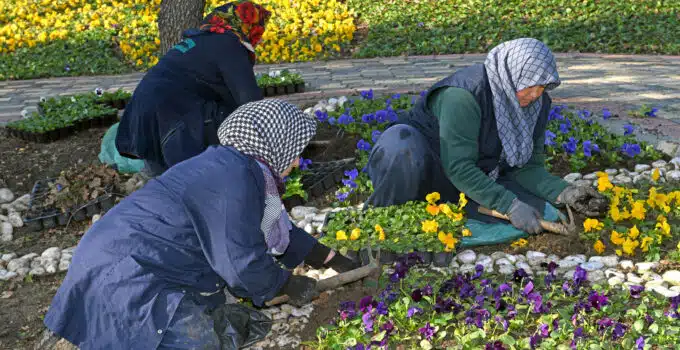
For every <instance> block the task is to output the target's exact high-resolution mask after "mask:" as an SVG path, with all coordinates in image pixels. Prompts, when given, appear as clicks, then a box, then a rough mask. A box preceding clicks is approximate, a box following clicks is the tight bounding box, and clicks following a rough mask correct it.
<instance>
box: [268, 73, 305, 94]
mask: <svg viewBox="0 0 680 350" xmlns="http://www.w3.org/2000/svg"><path fill="white" fill-rule="evenodd" d="M257 85H258V86H259V87H260V88H261V89H262V92H263V95H264V96H265V97H268V96H277V95H286V94H293V93H296V92H305V81H304V80H303V79H302V76H301V75H300V74H299V73H292V72H290V71H288V70H285V69H284V70H282V71H272V72H269V73H267V74H260V75H259V76H258V77H257Z"/></svg>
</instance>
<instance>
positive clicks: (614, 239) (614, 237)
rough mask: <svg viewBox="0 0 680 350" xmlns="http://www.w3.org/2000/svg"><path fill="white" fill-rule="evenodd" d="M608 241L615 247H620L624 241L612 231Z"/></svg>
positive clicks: (618, 234)
mask: <svg viewBox="0 0 680 350" xmlns="http://www.w3.org/2000/svg"><path fill="white" fill-rule="evenodd" d="M610 239H611V241H612V243H614V244H615V245H621V244H623V242H624V241H625V238H623V237H622V236H621V234H620V233H618V232H616V231H612V234H611V237H610Z"/></svg>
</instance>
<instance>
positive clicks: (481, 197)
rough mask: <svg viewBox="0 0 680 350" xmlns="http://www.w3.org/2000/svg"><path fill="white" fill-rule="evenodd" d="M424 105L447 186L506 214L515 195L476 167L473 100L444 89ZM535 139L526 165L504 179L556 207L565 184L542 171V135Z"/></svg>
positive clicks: (477, 112) (476, 121) (453, 89)
mask: <svg viewBox="0 0 680 350" xmlns="http://www.w3.org/2000/svg"><path fill="white" fill-rule="evenodd" d="M427 105H428V107H429V109H430V110H431V111H432V113H433V114H434V115H435V116H436V117H437V119H438V120H439V137H440V157H441V162H442V166H443V167H444V171H445V172H446V175H447V176H448V178H449V180H450V181H451V183H452V184H453V185H454V186H455V187H456V188H457V189H458V190H460V191H461V192H463V193H465V194H466V195H467V196H468V197H469V198H470V199H472V200H474V201H475V202H477V203H479V204H480V205H482V206H484V207H487V208H489V209H493V210H497V211H499V212H501V213H507V211H508V209H509V207H510V204H511V203H512V201H513V199H515V198H516V195H515V194H514V193H512V192H510V191H508V190H506V189H505V187H503V186H502V185H499V184H498V183H496V182H495V181H494V180H492V179H491V178H489V177H488V176H487V175H486V174H485V173H484V172H483V171H482V170H481V169H480V168H479V167H478V166H477V164H476V163H477V159H478V149H479V147H478V146H479V145H478V138H479V132H480V131H479V130H480V125H481V116H482V113H481V109H480V106H479V105H478V103H477V101H476V100H475V98H474V96H473V95H472V94H471V93H470V92H468V91H467V90H465V89H462V88H457V87H445V88H440V89H438V90H436V91H434V92H433V93H432V94H431V96H430V98H429V99H428V101H427ZM536 135H538V136H537V137H536V138H535V139H534V151H533V154H532V156H531V159H530V160H529V162H528V163H527V164H526V165H525V166H524V167H522V168H515V169H513V170H512V171H511V172H510V173H509V174H507V176H510V178H511V179H512V180H514V181H516V182H517V183H518V184H520V185H521V186H522V187H524V188H525V189H526V190H527V191H529V192H531V193H533V194H534V195H536V196H538V197H540V198H543V199H545V200H547V201H549V202H551V203H556V201H557V196H559V194H560V193H561V192H562V191H563V190H564V188H566V187H567V186H568V183H567V182H565V181H564V180H562V179H561V178H559V177H557V176H554V175H551V174H550V173H548V171H547V170H546V169H545V150H544V142H545V132H541V133H536Z"/></svg>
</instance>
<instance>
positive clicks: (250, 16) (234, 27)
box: [200, 1, 271, 61]
mask: <svg viewBox="0 0 680 350" xmlns="http://www.w3.org/2000/svg"><path fill="white" fill-rule="evenodd" d="M270 17H271V12H269V11H268V10H267V9H265V8H264V7H262V6H260V5H257V4H254V3H252V2H250V1H235V2H230V3H228V4H224V5H222V6H220V7H218V8H216V9H214V10H213V12H211V13H210V14H209V15H208V16H206V17H205V19H204V20H203V22H202V23H201V27H200V29H201V30H202V31H205V32H211V33H218V34H223V33H225V32H231V33H234V34H235V35H236V36H237V37H238V39H239V41H241V44H243V46H245V48H246V49H248V52H249V54H250V56H251V59H252V60H253V61H254V60H255V46H257V44H259V43H260V41H261V40H262V34H263V33H264V27H265V25H266V23H267V21H269V18H270Z"/></svg>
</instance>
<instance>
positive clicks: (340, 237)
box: [335, 230, 347, 241]
mask: <svg viewBox="0 0 680 350" xmlns="http://www.w3.org/2000/svg"><path fill="white" fill-rule="evenodd" d="M335 240H336V241H346V240H347V232H345V231H342V230H340V231H337V232H336V233H335Z"/></svg>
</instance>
